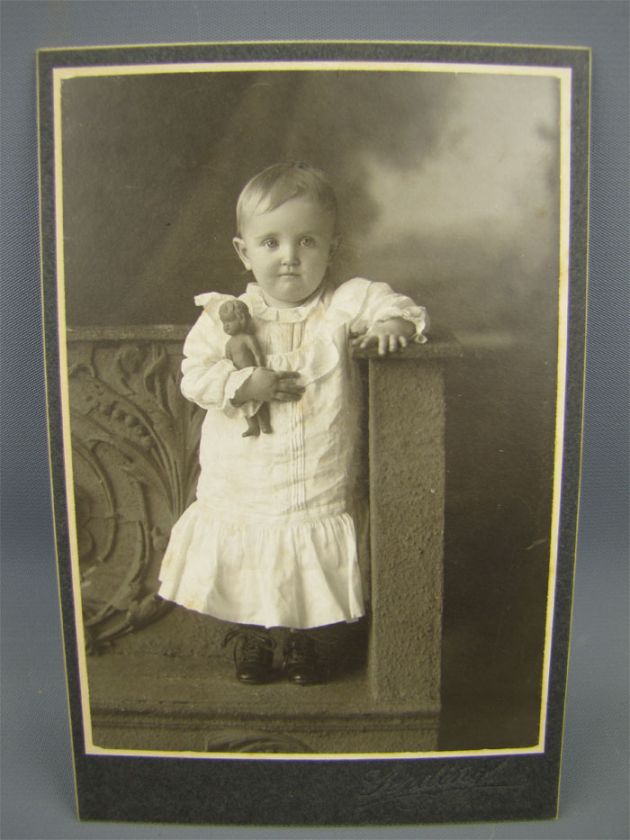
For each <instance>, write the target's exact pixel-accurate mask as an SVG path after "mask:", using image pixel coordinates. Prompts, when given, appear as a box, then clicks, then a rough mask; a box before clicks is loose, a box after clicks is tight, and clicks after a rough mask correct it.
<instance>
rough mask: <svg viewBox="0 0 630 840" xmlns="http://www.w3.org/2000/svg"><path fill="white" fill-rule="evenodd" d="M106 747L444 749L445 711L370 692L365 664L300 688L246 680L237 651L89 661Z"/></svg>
mask: <svg viewBox="0 0 630 840" xmlns="http://www.w3.org/2000/svg"><path fill="white" fill-rule="evenodd" d="M88 671H89V674H88V676H89V683H90V699H91V718H92V739H93V742H94V744H95V745H96V746H97V747H101V748H105V749H111V748H117V749H121V750H142V751H150V752H153V751H166V752H188V751H194V752H202V753H216V752H221V753H223V752H228V753H231V752H246V753H248V754H251V753H287V754H295V753H304V754H310V753H314V752H315V753H326V754H328V753H330V754H342V753H343V754H346V753H361V754H364V753H368V754H370V753H382V752H386V753H389V752H395V753H398V752H416V751H426V750H431V749H435V748H436V746H437V724H438V715H437V713H436V711H435V710H426V709H421V708H420V707H419V705H418V704H417V703H416V704H414V703H413V702H409V703H408V704H407V705H406V706H400V705H397V706H396V707H391V708H390V707H386V706H383V705H382V704H377V703H376V702H375V701H374V699H373V698H372V696H371V693H370V687H369V682H368V679H367V675H366V673H365V670H364V669H355V670H354V671H353V672H348V673H346V674H345V675H343V676H338V677H336V678H334V679H333V681H331V682H329V683H325V684H322V685H314V686H309V687H300V686H294V685H291V684H289V683H288V682H286V681H284V680H283V679H282V678H281V676H279V677H278V679H277V680H276V681H274V682H272V683H269V684H267V685H259V686H249V685H247V686H246V685H242V684H241V683H239V682H238V681H237V680H236V679H235V677H234V669H233V665H232V662H231V660H230V658H229V657H226V656H222V657H221V656H215V657H210V658H206V657H203V658H202V657H182V656H172V657H168V656H163V655H162V656H159V655H138V654H135V655H134V654H126V655H124V656H115V655H103V656H96V657H90V658H89V660H88Z"/></svg>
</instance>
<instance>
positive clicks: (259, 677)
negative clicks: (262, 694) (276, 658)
mask: <svg viewBox="0 0 630 840" xmlns="http://www.w3.org/2000/svg"><path fill="white" fill-rule="evenodd" d="M233 639H235V640H236V643H235V645H234V666H235V668H236V678H237V679H238V680H240V681H241V682H242V683H247V684H249V685H259V684H260V683H266V682H269V680H271V678H272V677H273V651H274V648H275V646H276V643H275V641H274V640H273V639H272V637H271V635H270V634H269V633H268V632H267V631H266V630H265V629H264V628H262V627H261V628H260V629H255V630H253V629H250V628H240V627H239V628H235V629H234V630H230V631H229V632H228V633H227V635H226V637H225V639H224V640H223V646H224V647H225V645H227V644H228V643H229V642H231V641H232V640H233Z"/></svg>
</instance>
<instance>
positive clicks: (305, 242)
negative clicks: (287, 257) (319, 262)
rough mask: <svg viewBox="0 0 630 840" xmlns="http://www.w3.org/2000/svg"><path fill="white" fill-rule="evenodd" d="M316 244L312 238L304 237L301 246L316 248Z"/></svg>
mask: <svg viewBox="0 0 630 840" xmlns="http://www.w3.org/2000/svg"><path fill="white" fill-rule="evenodd" d="M315 244H316V243H315V240H314V239H313V237H312V236H303V237H302V239H301V240H300V245H303V246H304V247H305V248H314V247H315Z"/></svg>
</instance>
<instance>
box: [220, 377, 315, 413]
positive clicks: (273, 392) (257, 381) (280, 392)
mask: <svg viewBox="0 0 630 840" xmlns="http://www.w3.org/2000/svg"><path fill="white" fill-rule="evenodd" d="M299 375H300V374H299V373H298V372H297V371H294V370H270V369H269V368H265V367H257V368H254V371H253V373H252V375H251V376H250V377H249V379H247V380H246V381H245V382H243V384H242V385H241V387H240V388H239V389H238V391H237V392H236V394H235V395H234V397H233V398H232V403H233V404H234V405H237V406H238V405H242V404H243V403H246V402H249V401H250V400H255V401H257V402H272V401H273V400H277V401H279V402H291V401H294V400H299V399H301V398H302V395H303V393H304V386H303V385H299V384H298V383H297V382H296V381H295V380H296V379H297V378H298V377H299Z"/></svg>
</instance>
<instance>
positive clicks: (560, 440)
mask: <svg viewBox="0 0 630 840" xmlns="http://www.w3.org/2000/svg"><path fill="white" fill-rule="evenodd" d="M566 72H567V73H568V83H567V84H562V83H561V85H560V254H559V257H560V259H559V284H558V344H557V385H556V428H555V439H554V447H555V453H554V472H553V491H552V508H551V534H550V552H549V582H548V587H547V617H546V627H545V650H544V659H543V674H542V691H541V714H540V726H539V734H538V743H539V744H541V745H543V746H544V743H545V736H546V733H547V714H546V710H547V704H548V699H549V675H550V672H551V640H552V638H553V622H554V607H555V600H556V598H555V595H556V582H557V575H558V543H559V540H560V505H561V501H562V467H563V463H562V461H563V456H564V445H563V444H564V422H565V411H566V406H565V400H566V376H567V364H568V320H569V319H568V312H569V256H570V244H571V243H570V234H571V79H572V73H573V71H572V70H570V69H569V70H567V71H566Z"/></svg>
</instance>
